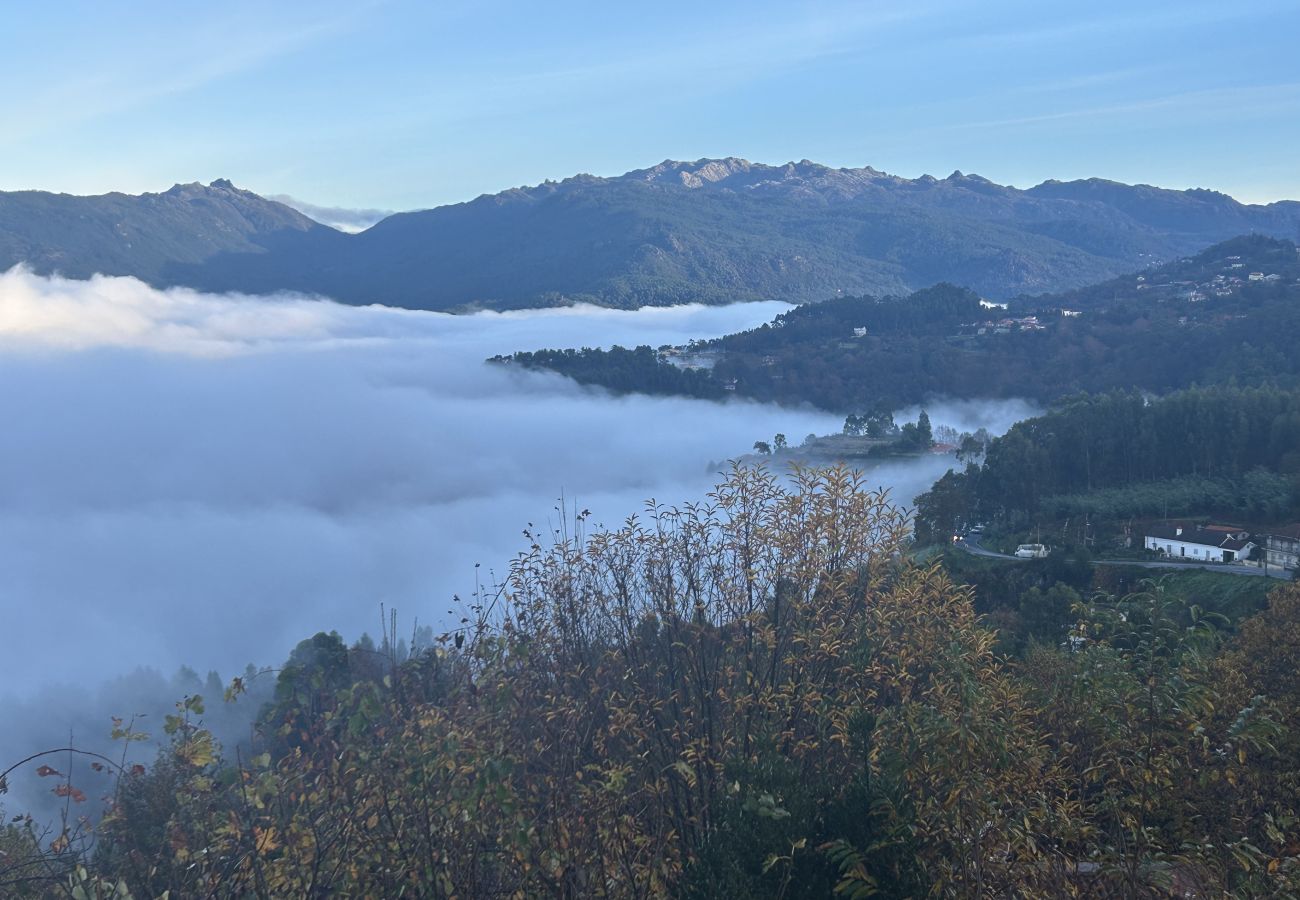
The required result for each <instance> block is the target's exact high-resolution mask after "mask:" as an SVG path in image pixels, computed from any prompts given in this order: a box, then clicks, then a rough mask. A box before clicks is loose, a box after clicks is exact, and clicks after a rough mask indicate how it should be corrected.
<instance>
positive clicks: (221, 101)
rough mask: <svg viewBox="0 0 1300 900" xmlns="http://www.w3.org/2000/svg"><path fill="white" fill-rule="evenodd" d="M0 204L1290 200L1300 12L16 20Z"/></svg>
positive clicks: (811, 11) (391, 14)
mask: <svg viewBox="0 0 1300 900" xmlns="http://www.w3.org/2000/svg"><path fill="white" fill-rule="evenodd" d="M0 35H3V42H2V43H0V46H2V47H3V49H4V52H3V53H0V82H2V83H3V84H4V85H5V90H4V92H3V98H4V99H3V101H0V103H2V104H3V105H2V107H0V109H2V110H3V115H2V117H0V123H2V124H0V189H5V190H15V189H24V188H41V189H47V190H61V191H68V192H71V193H98V192H103V191H107V190H123V191H128V192H133V193H134V192H139V191H145V190H161V189H165V188H166V187H168V186H170V185H171V184H172V183H174V182H177V181H195V180H201V181H210V180H212V179H214V178H218V177H226V178H231V179H233V180H234V181H235V182H236V184H239V185H240V186H243V187H248V188H251V189H253V190H256V191H258V192H260V193H266V194H280V193H283V194H291V195H293V196H296V197H299V198H301V199H305V200H308V201H312V202H316V203H322V204H332V205H340V206H353V207H381V208H387V209H409V208H416V207H427V206H433V205H437V204H441V203H448V202H455V201H460V200H466V199H470V198H472V197H474V196H476V195H478V194H480V193H484V192H494V191H498V190H502V189H504V188H507V187H511V186H514V185H519V184H531V183H536V182H539V181H542V180H544V179H546V178H563V177H566V176H568V175H571V174H574V173H577V172H592V173H595V174H601V175H612V174H617V173H620V172H623V171H626V170H628V169H632V168H639V167H643V166H647V165H652V164H654V163H656V162H658V161H660V160H662V159H664V158H675V159H696V158H700V157H704V156H728V155H734V156H743V157H746V158H748V159H752V160H757V161H762V162H771V163H780V162H785V161H787V160H791V159H795V160H797V159H802V158H809V159H813V160H816V161H818V162H824V163H827V164H830V165H836V166H859V165H872V166H875V167H876V168H878V169H884V170H886V171H890V172H894V173H897V174H900V175H906V176H909V177H915V176H918V175H921V174H924V173H930V174H934V175H938V176H942V175H946V174H948V173H949V172H951V171H952V170H954V169H961V170H963V171H965V172H968V173H969V172H977V173H979V174H981V175H984V176H986V177H988V178H992V179H993V180H995V181H999V182H1002V183H1010V184H1015V185H1017V186H1021V187H1027V186H1029V185H1031V184H1035V183H1037V182H1039V181H1042V180H1043V179H1046V178H1063V179H1069V178H1079V177H1088V176H1099V177H1104V178H1112V179H1116V180H1121V181H1128V182H1139V181H1140V182H1146V183H1152V184H1159V185H1164V186H1170V187H1208V188H1214V189H1217V190H1222V191H1226V192H1227V193H1230V194H1232V195H1234V196H1236V197H1238V198H1240V199H1243V200H1247V201H1251V202H1260V201H1268V200H1274V199H1282V198H1292V199H1300V153H1297V148H1300V51H1297V47H1296V38H1297V36H1300V2H1295V0H1293V2H1263V0H1261V2H1253V0H1238V2H1234V3H1225V2H1222V0H1217V2H1199V0H1188V2H1167V3H1141V2H1126V3H1116V2H1109V0H1100V2H1090V3H1087V4H1065V3H1056V2H1051V3H1045V2H1042V0H1037V2H1021V0H988V2H983V3H973V2H962V3H955V2H942V0H935V2H930V0H916V2H909V3H890V4H884V3H881V4H875V3H862V2H859V3H836V2H799V0H787V2H781V3H767V2H748V3H730V2H713V3H692V4H683V3H672V2H661V3H656V4H620V3H608V2H605V3H573V2H551V3H523V2H504V0H495V2H494V0H481V2H475V3H460V2H455V0H449V2H441V3H429V2H406V0H388V2H384V0H374V2H361V0H347V2H336V0H313V2H311V3H291V2H278V3H273V4H272V3H265V2H258V3H246V2H242V0H224V2H222V3H215V4H178V3H175V2H167V3H162V2H133V3H130V4H106V3H99V2H96V3H91V2H83V3H77V2H64V3H52V4H44V8H43V9H42V8H38V7H37V5H35V4H17V3H5V4H3V5H2V6H0Z"/></svg>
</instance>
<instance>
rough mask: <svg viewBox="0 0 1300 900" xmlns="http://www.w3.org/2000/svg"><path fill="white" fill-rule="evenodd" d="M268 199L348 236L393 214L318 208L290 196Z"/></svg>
mask: <svg viewBox="0 0 1300 900" xmlns="http://www.w3.org/2000/svg"><path fill="white" fill-rule="evenodd" d="M266 199H268V200H274V201H276V202H277V203H283V204H284V205H285V206H291V207H293V208H294V209H296V210H298V212H300V213H302V214H303V215H304V216H306V217H307V218H309V219H315V220H316V221H317V222H320V223H321V224H322V225H328V226H329V227H330V228H336V229H338V230H339V231H343V232H346V233H348V234H356V233H357V232H358V231H365V230H366V229H367V228H369V227H370V226H371V225H374V224H375V223H376V222H378V221H379V220H381V219H387V218H388V217H389V216H391V215H392V214H393V212H392V210H388V209H347V208H345V207H342V206H317V205H316V204H315V203H308V202H307V201H305V200H299V199H298V198H297V197H290V196H289V195H288V194H272V195H271V196H269V197H267V198H266Z"/></svg>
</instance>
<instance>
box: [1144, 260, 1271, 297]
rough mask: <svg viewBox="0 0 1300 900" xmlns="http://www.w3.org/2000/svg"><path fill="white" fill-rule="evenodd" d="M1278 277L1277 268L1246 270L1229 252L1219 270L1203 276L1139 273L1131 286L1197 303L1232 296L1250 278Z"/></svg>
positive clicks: (1253, 280)
mask: <svg viewBox="0 0 1300 900" xmlns="http://www.w3.org/2000/svg"><path fill="white" fill-rule="evenodd" d="M1281 280H1282V275H1280V274H1278V273H1277V272H1249V271H1247V270H1246V264H1245V263H1244V262H1242V260H1241V257H1240V256H1228V257H1225V258H1224V260H1223V265H1222V270H1221V271H1219V272H1217V273H1215V274H1214V275H1211V276H1209V277H1208V278H1205V279H1204V280H1170V281H1151V280H1148V278H1147V276H1145V275H1138V276H1137V277H1136V279H1135V281H1136V283H1135V284H1134V288H1136V289H1137V290H1138V291H1151V292H1152V293H1153V294H1160V295H1161V296H1162V298H1177V299H1182V300H1186V301H1188V302H1190V303H1199V302H1201V301H1203V300H1208V299H1209V298H1210V297H1231V296H1232V295H1233V294H1234V293H1236V292H1237V291H1238V290H1240V289H1241V286H1242V285H1244V284H1247V283H1249V282H1254V283H1260V282H1262V283H1270V282H1275V281H1281Z"/></svg>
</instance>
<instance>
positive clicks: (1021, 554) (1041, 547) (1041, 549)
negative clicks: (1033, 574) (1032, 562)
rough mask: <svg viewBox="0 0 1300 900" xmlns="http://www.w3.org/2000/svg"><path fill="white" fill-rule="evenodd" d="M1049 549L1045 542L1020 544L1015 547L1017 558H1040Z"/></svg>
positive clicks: (1048, 551) (1045, 554)
mask: <svg viewBox="0 0 1300 900" xmlns="http://www.w3.org/2000/svg"><path fill="white" fill-rule="evenodd" d="M1050 552H1051V551H1050V550H1048V549H1047V545H1046V544H1021V545H1020V546H1019V547H1017V548H1016V558H1017V559H1042V558H1043V557H1045V556H1047V554H1048V553H1050Z"/></svg>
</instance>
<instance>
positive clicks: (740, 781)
mask: <svg viewBox="0 0 1300 900" xmlns="http://www.w3.org/2000/svg"><path fill="white" fill-rule="evenodd" d="M579 524H581V523H579ZM906 525H907V523H906V517H905V516H904V515H903V514H902V512H901V511H900V510H898V509H897V508H895V507H893V506H892V505H891V504H890V503H889V502H888V498H886V497H884V496H882V495H880V494H878V493H873V492H870V491H867V490H864V487H863V485H862V483H861V482H860V481H859V480H858V478H857V477H856V476H854V475H853V474H852V473H850V472H849V471H847V470H843V469H832V470H814V471H798V472H796V473H795V474H794V475H793V477H792V479H791V480H790V481H788V482H787V481H783V480H781V479H778V478H777V477H775V476H773V475H771V474H769V473H767V472H765V471H763V470H761V469H758V470H754V469H737V470H735V471H733V472H732V473H731V474H730V475H729V476H728V477H727V478H726V479H725V480H724V481H723V482H722V483H721V484H720V485H719V486H718V487H717V489H716V491H715V492H714V493H713V494H711V495H710V497H709V499H708V501H707V502H705V503H702V504H699V505H687V506H683V507H674V508H664V507H656V508H653V509H651V510H649V511H648V513H647V515H646V516H645V517H644V519H642V520H635V521H631V522H629V523H627V524H626V525H625V526H624V527H623V528H621V529H619V530H616V531H598V532H596V533H594V534H591V535H590V536H586V537H582V536H579V537H571V536H567V535H563V534H562V535H557V536H555V538H554V540H547V541H543V540H542V539H538V540H537V542H536V543H534V544H533V545H532V547H531V549H530V550H529V551H528V552H527V553H525V554H523V555H522V556H521V557H520V558H519V559H518V560H517V562H516V564H515V565H514V567H513V569H512V573H511V576H510V578H509V582H508V584H507V585H506V587H505V588H504V589H503V590H502V591H501V592H500V593H499V594H497V595H494V596H491V597H487V598H484V600H483V603H482V605H481V606H478V607H475V609H474V610H472V616H470V617H467V620H468V619H472V621H467V622H466V628H465V630H463V631H457V632H454V633H450V634H447V635H444V636H443V638H442V639H441V641H439V642H437V645H436V647H435V648H433V649H430V650H427V651H424V652H420V653H418V654H416V655H415V656H413V658H411V659H410V660H409V661H407V662H405V663H403V664H400V665H397V664H395V663H393V664H385V663H384V662H383V660H382V658H380V659H379V661H378V662H377V661H376V656H375V654H373V653H371V652H364V648H354V649H352V650H349V649H348V648H347V647H346V646H345V645H344V644H343V643H342V642H341V641H340V640H339V639H338V637H337V635H326V634H318V635H316V636H315V637H314V638H312V639H310V640H308V641H304V642H303V643H302V644H301V645H300V646H299V648H298V649H297V650H296V651H295V652H294V654H293V656H292V658H291V659H290V661H289V663H288V664H287V665H286V666H285V668H284V669H283V670H282V671H281V672H280V673H279V675H278V683H277V688H276V697H275V700H274V702H273V703H272V704H270V705H268V706H267V708H266V709H265V710H264V712H263V713H262V716H261V723H262V725H261V737H260V739H259V742H260V745H259V746H255V747H251V748H240V749H239V750H238V751H236V752H233V753H228V754H226V755H224V756H223V755H222V754H221V751H220V748H218V747H217V746H216V745H215V742H214V741H213V739H212V736H211V734H210V733H209V732H208V731H207V729H206V728H205V727H204V724H203V721H202V712H203V702H202V701H201V700H199V699H197V698H193V697H191V698H187V699H186V700H185V701H184V702H183V703H182V704H181V705H180V707H179V709H178V714H177V715H176V716H175V717H173V718H171V719H170V720H169V721H168V722H167V731H168V733H169V735H170V743H169V744H168V746H167V748H166V749H165V750H164V751H163V753H162V754H161V756H160V757H159V759H158V760H157V762H156V763H155V764H154V765H152V766H150V767H148V768H141V769H139V770H134V771H126V772H122V773H120V774H119V775H118V777H117V779H116V789H115V790H114V792H113V796H112V805H111V808H110V810H109V813H108V815H107V816H106V817H105V818H104V820H103V821H102V822H100V823H99V824H98V826H97V827H95V829H94V831H93V833H92V832H85V831H82V832H77V831H75V822H73V821H71V820H70V821H69V823H68V828H69V831H68V832H65V833H63V834H57V835H56V836H55V839H54V841H53V843H51V844H46V845H44V846H39V845H38V844H37V841H36V840H35V837H34V835H33V833H32V830H31V828H29V827H27V826H25V825H24V824H23V823H22V822H18V823H14V824H11V825H9V826H7V827H6V828H5V830H4V831H3V832H0V848H2V849H3V855H2V856H0V890H2V891H3V892H4V893H5V895H6V896H16V897H22V896H40V895H42V894H49V893H57V892H58V890H59V888H60V887H61V886H62V887H64V888H66V890H67V891H69V892H71V893H72V895H73V896H108V895H110V892H112V891H116V892H117V893H115V894H112V895H113V896H119V897H120V896H126V895H127V894H128V892H129V893H132V894H134V895H135V896H138V897H154V896H158V895H160V894H162V893H164V892H166V891H170V892H171V894H170V895H171V896H177V897H180V896H184V897H217V896H221V897H226V896H257V897H270V896H304V897H315V896H327V895H334V896H383V897H393V896H429V897H453V896H458V897H480V896H511V897H536V896H557V897H576V896H606V897H651V896H662V895H675V896H687V897H691V896H697V897H719V896H727V897H738V896H782V897H825V896H828V895H830V894H831V893H835V894H838V895H840V896H846V897H866V896H884V897H917V896H922V895H931V896H949V897H973V896H1020V897H1044V896H1089V897H1096V896H1129V897H1140V896H1168V895H1170V894H1171V893H1176V894H1177V895H1179V896H1185V897H1186V896H1196V897H1211V896H1222V895H1224V894H1225V893H1231V894H1233V895H1236V896H1266V895H1267V896H1278V895H1284V894H1286V893H1288V892H1294V891H1296V890H1300V859H1297V854H1300V818H1297V816H1298V814H1300V809H1297V804H1296V802H1295V797H1296V787H1297V784H1298V782H1300V743H1298V738H1300V733H1298V732H1297V731H1296V729H1297V728H1298V727H1300V676H1298V675H1297V672H1296V669H1295V666H1294V664H1293V663H1294V659H1295V658H1296V654H1297V653H1300V591H1298V590H1297V589H1296V588H1295V587H1294V586H1287V587H1283V588H1279V589H1277V590H1276V591H1275V592H1274V593H1273V594H1272V595H1271V599H1270V601H1269V607H1268V609H1267V610H1266V611H1264V612H1262V613H1260V614H1259V615H1256V616H1254V617H1251V618H1248V619H1246V620H1245V621H1242V622H1240V623H1238V625H1239V627H1238V628H1237V629H1236V633H1235V635H1234V636H1231V637H1229V633H1228V632H1227V631H1225V630H1221V629H1218V628H1216V624H1219V621H1218V620H1217V619H1216V618H1215V617H1213V616H1207V615H1204V614H1202V612H1201V611H1200V610H1199V609H1198V608H1197V606H1196V605H1195V604H1194V603H1191V602H1188V601H1189V599H1190V600H1195V599H1196V598H1195V597H1190V598H1189V597H1188V595H1187V594H1188V592H1187V591H1185V590H1184V591H1178V590H1172V589H1171V586H1170V583H1169V582H1141V583H1136V584H1131V585H1128V586H1127V587H1123V588H1117V589H1114V590H1111V591H1101V592H1098V593H1093V592H1091V591H1090V592H1089V593H1088V599H1086V600H1082V599H1080V600H1078V601H1077V602H1074V601H1073V598H1068V595H1067V599H1070V601H1071V602H1069V603H1067V604H1065V608H1064V609H1062V608H1060V605H1059V601H1060V600H1061V592H1060V591H1057V592H1056V594H1055V595H1053V597H1052V598H1051V600H1050V601H1049V600H1048V599H1047V598H1046V597H1044V598H1043V600H1042V602H1041V604H1040V606H1041V607H1042V610H1043V615H1044V616H1049V617H1052V618H1053V619H1054V623H1053V630H1054V631H1059V633H1061V634H1063V635H1067V636H1068V639H1067V640H1063V641H1059V642H1058V641H1050V642H1041V643H1040V642H1036V641H1033V640H1026V641H1024V642H1023V645H1022V646H1020V647H1018V648H1017V649H1016V650H1015V651H1014V652H1011V653H1009V654H1006V655H1004V654H1002V653H1000V652H999V651H998V649H997V648H998V644H999V641H1000V640H1002V636H1000V635H998V634H996V633H995V632H994V631H992V630H990V629H989V628H988V627H987V624H986V623H985V622H984V621H982V620H981V619H980V617H979V616H978V615H977V607H976V603H977V599H976V597H975V596H974V595H973V592H972V590H971V589H970V588H967V587H963V586H961V585H960V584H959V583H958V582H956V581H955V580H954V579H953V578H952V577H951V576H950V575H949V574H948V573H947V572H946V571H945V569H944V568H943V567H942V566H940V565H937V564H935V565H925V564H921V563H919V562H917V561H915V560H914V559H912V558H911V557H909V555H908V553H907V552H906V547H905V543H906V539H905V533H906ZM580 531H581V529H579V532H580ZM1044 562H1045V563H1046V562H1049V561H1044ZM1054 564H1055V563H1054ZM1034 566H1037V564H1029V565H1028V566H1026V567H1025V568H1023V569H1019V570H1018V571H1020V572H1030V571H1040V572H1042V573H1046V570H1045V569H1042V570H1038V569H1034V568H1033V567H1034ZM1022 577H1024V576H1022ZM1025 593H1026V596H1030V597H1031V596H1032V595H1031V594H1030V593H1029V591H1028V589H1026V592H1025ZM1193 593H1194V591H1193ZM1026 602H1028V601H1026ZM1054 604H1056V605H1054ZM241 687H242V685H241V684H238V683H237V684H236V685H235V686H234V688H235V691H236V692H238V690H239V689H240V688H241ZM126 730H127V729H123V731H124V732H125V731H126ZM122 736H123V737H124V738H129V737H130V735H129V734H125V733H124V734H123V735H122ZM37 762H44V763H46V764H47V765H49V771H45V772H42V771H40V770H38V771H37V772H35V773H32V772H31V771H30V766H31V765H35V764H36V763H37ZM105 765H107V766H108V767H109V768H111V767H112V763H111V761H108V763H105ZM40 774H45V775H47V776H49V777H50V779H51V780H53V781H58V782H60V783H59V785H58V788H57V790H58V791H61V792H63V795H65V796H69V797H70V798H71V799H74V800H75V799H77V798H76V794H80V793H82V792H83V786H82V785H79V784H74V783H70V782H68V781H65V780H62V778H61V776H60V775H59V773H58V772H56V771H54V769H53V763H52V760H44V761H42V760H33V761H32V763H30V764H29V766H28V768H27V769H23V770H19V771H15V772H12V773H10V774H9V776H8V777H10V778H17V777H36V776H37V775H40ZM74 792H75V793H74ZM78 838H84V839H85V840H84V841H81V840H78ZM77 892H80V893H77Z"/></svg>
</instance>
